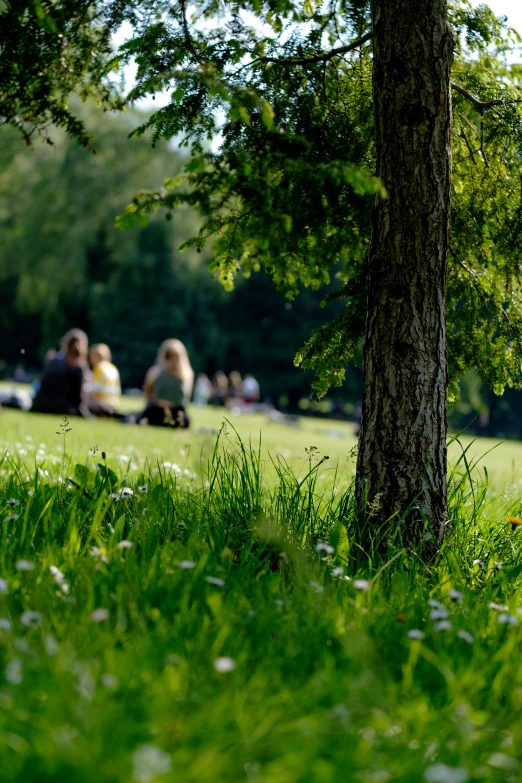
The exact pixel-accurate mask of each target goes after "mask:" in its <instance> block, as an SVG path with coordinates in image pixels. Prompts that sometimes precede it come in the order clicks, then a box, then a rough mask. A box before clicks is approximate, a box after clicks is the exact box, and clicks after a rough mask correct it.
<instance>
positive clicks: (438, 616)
mask: <svg viewBox="0 0 522 783" xmlns="http://www.w3.org/2000/svg"><path fill="white" fill-rule="evenodd" d="M446 617H449V612H448V610H447V609H446V608H445V607H444V606H443V607H442V608H441V609H432V610H431V612H430V619H431V620H445V619H446Z"/></svg>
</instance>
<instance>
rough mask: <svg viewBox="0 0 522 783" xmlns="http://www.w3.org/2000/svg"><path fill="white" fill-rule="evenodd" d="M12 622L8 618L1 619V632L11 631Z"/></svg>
mask: <svg viewBox="0 0 522 783" xmlns="http://www.w3.org/2000/svg"><path fill="white" fill-rule="evenodd" d="M10 630H11V622H10V620H8V619H7V617H0V631H10Z"/></svg>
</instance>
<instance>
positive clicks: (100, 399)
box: [89, 343, 121, 416]
mask: <svg viewBox="0 0 522 783" xmlns="http://www.w3.org/2000/svg"><path fill="white" fill-rule="evenodd" d="M89 363H90V365H91V368H92V381H91V397H90V403H89V407H90V409H91V411H92V412H93V413H94V414H96V415H97V416H103V415H109V416H110V415H112V414H113V413H114V409H115V408H116V407H117V406H118V403H119V401H120V397H121V384H120V373H119V372H118V368H117V367H115V365H114V364H113V363H112V355H111V350H110V348H109V346H108V345H105V343H96V344H95V345H92V346H91V349H90V351H89Z"/></svg>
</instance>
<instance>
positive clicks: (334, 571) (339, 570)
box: [330, 566, 344, 579]
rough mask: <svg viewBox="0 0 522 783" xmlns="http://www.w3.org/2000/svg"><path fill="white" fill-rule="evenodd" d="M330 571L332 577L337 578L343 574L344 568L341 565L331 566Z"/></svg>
mask: <svg viewBox="0 0 522 783" xmlns="http://www.w3.org/2000/svg"><path fill="white" fill-rule="evenodd" d="M330 573H331V575H332V576H333V577H334V579H338V578H339V577H340V576H343V574H344V568H343V567H342V566H335V568H332V570H331V571H330Z"/></svg>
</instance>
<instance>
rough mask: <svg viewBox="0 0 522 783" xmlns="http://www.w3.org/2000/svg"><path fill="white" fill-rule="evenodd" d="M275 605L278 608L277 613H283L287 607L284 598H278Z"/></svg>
mask: <svg viewBox="0 0 522 783" xmlns="http://www.w3.org/2000/svg"><path fill="white" fill-rule="evenodd" d="M275 605H276V607H277V611H278V612H282V611H283V609H284V607H285V602H284V601H283V599H282V598H276V600H275Z"/></svg>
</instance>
